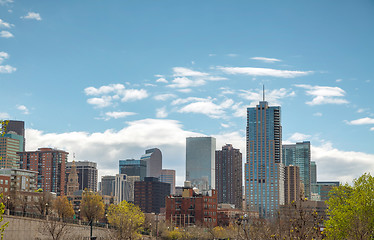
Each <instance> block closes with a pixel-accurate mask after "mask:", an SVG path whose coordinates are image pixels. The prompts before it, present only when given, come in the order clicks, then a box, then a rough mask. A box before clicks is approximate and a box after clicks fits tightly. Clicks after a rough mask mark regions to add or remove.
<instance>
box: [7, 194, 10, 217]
mask: <svg viewBox="0 0 374 240" xmlns="http://www.w3.org/2000/svg"><path fill="white" fill-rule="evenodd" d="M9 200H10V197H9V196H8V197H7V198H6V209H7V213H8V215H9Z"/></svg>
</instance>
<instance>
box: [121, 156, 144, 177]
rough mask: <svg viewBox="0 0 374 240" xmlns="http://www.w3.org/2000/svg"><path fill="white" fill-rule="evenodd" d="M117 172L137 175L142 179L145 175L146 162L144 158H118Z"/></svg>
mask: <svg viewBox="0 0 374 240" xmlns="http://www.w3.org/2000/svg"><path fill="white" fill-rule="evenodd" d="M119 174H126V175H127V176H139V177H140V180H141V181H143V180H144V178H145V177H146V176H147V162H146V161H145V160H135V159H127V160H119Z"/></svg>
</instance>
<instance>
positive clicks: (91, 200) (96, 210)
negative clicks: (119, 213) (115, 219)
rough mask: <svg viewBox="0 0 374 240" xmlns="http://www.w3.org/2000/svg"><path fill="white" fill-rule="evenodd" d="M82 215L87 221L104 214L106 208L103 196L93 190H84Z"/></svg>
mask: <svg viewBox="0 0 374 240" xmlns="http://www.w3.org/2000/svg"><path fill="white" fill-rule="evenodd" d="M80 207H81V209H80V210H81V215H82V217H83V218H84V219H86V220H87V221H90V222H91V221H95V220H97V219H100V218H102V217H103V216H104V212H105V208H104V203H103V199H102V197H101V196H100V195H99V194H97V193H94V192H92V191H87V189H86V190H85V191H83V194H82V201H81V206H80Z"/></svg>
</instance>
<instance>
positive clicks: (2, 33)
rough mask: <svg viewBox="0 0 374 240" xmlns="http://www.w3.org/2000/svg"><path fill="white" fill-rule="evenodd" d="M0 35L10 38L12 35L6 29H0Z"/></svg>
mask: <svg viewBox="0 0 374 240" xmlns="http://www.w3.org/2000/svg"><path fill="white" fill-rule="evenodd" d="M0 37H2V38H11V37H14V36H13V34H12V33H10V32H8V31H1V32H0Z"/></svg>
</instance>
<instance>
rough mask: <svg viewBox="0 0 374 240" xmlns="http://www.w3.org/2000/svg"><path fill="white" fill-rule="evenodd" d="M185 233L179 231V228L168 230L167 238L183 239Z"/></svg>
mask: <svg viewBox="0 0 374 240" xmlns="http://www.w3.org/2000/svg"><path fill="white" fill-rule="evenodd" d="M182 237H183V235H182V233H181V232H179V231H178V230H172V231H170V232H168V234H167V239H172V240H174V239H182Z"/></svg>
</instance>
